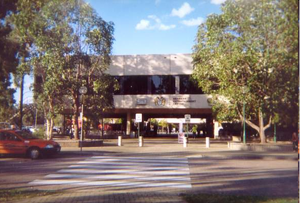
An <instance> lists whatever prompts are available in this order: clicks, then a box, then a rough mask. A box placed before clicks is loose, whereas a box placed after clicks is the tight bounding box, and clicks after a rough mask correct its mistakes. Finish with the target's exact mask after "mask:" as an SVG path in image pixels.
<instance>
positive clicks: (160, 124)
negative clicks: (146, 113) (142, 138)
mask: <svg viewBox="0 0 300 203" xmlns="http://www.w3.org/2000/svg"><path fill="white" fill-rule="evenodd" d="M158 125H159V126H161V128H162V131H164V129H165V128H167V129H166V132H167V133H169V125H168V122H167V121H166V120H160V121H159V123H158Z"/></svg>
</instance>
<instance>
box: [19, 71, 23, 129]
mask: <svg viewBox="0 0 300 203" xmlns="http://www.w3.org/2000/svg"><path fill="white" fill-rule="evenodd" d="M23 92H24V73H22V77H21V84H20V107H19V108H20V109H19V112H20V130H22V127H23Z"/></svg>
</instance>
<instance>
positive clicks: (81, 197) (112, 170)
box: [16, 139, 298, 203]
mask: <svg viewBox="0 0 300 203" xmlns="http://www.w3.org/2000/svg"><path fill="white" fill-rule="evenodd" d="M104 143H105V145H104V146H103V147H92V148H84V149H83V152H80V150H79V149H78V148H64V149H63V151H62V154H61V156H80V155H85V156H87V157H88V158H86V159H84V160H81V161H78V162H76V163H75V164H71V165H69V166H67V167H65V168H61V169H59V170H57V171H55V172H54V173H51V174H47V175H46V176H43V177H40V178H38V179H36V180H33V181H31V182H29V183H28V187H29V188H33V189H39V190H58V191H60V192H61V193H59V194H56V195H51V196H44V197H36V198H31V199H26V200H22V201H20V200H18V201H16V202H22V203H29V202H30V203H32V202H38V203H41V202H112V203H113V202H122V203H123V202H175V203H176V202H184V200H183V199H182V196H181V194H185V193H195V192H197V193H198V192H203V193H228V194H248V195H263V196H277V197H297V196H298V189H297V188H298V186H297V179H298V165H297V164H298V162H297V160H298V159H297V154H295V153H293V152H280V153H279V152H245V151H244V152H241V151H230V150H228V148H227V144H226V143H225V142H216V141H215V142H212V143H211V148H209V149H208V148H205V143H204V141H203V140H200V139H196V140H190V143H189V145H188V147H187V148H183V146H182V144H178V143H177V141H176V139H145V143H144V146H143V147H138V141H137V139H125V140H123V146H122V147H118V146H117V140H114V139H111V140H105V142H104Z"/></svg>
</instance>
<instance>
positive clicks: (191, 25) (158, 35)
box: [87, 0, 224, 55]
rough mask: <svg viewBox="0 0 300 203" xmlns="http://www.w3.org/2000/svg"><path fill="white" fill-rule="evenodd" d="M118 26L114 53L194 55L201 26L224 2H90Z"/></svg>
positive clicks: (105, 0)
mask: <svg viewBox="0 0 300 203" xmlns="http://www.w3.org/2000/svg"><path fill="white" fill-rule="evenodd" d="M87 2H88V3H89V4H90V5H91V6H92V7H93V8H94V9H95V10H96V11H97V13H98V14H99V15H100V16H101V17H102V18H103V19H104V20H105V21H112V22H114V24H115V35H114V36H115V42H114V45H113V54H115V55H127V54H170V53H191V52H192V47H193V45H194V43H195V37H196V33H197V27H198V25H199V24H200V23H201V22H203V21H205V19H206V17H207V15H209V14H211V13H219V12H220V3H222V2H224V0H87Z"/></svg>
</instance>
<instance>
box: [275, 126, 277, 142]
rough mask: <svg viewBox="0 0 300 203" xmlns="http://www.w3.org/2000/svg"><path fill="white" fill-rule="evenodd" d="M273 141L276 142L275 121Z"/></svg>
mask: <svg viewBox="0 0 300 203" xmlns="http://www.w3.org/2000/svg"><path fill="white" fill-rule="evenodd" d="M274 142H275V143H276V142H277V138H276V123H275V122H274Z"/></svg>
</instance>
